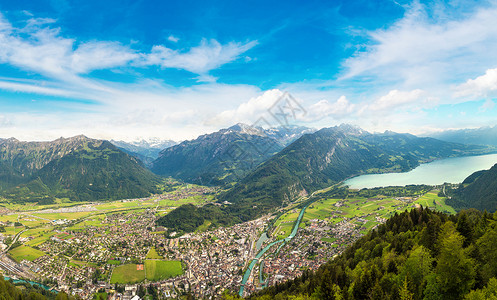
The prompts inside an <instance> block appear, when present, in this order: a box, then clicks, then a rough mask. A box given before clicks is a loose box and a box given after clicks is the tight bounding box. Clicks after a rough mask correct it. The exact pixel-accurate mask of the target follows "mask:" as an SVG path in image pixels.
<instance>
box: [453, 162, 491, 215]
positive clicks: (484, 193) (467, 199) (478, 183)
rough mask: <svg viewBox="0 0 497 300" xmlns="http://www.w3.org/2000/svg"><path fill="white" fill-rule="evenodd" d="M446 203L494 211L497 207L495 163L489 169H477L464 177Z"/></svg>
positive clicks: (461, 207) (457, 207) (462, 207)
mask: <svg viewBox="0 0 497 300" xmlns="http://www.w3.org/2000/svg"><path fill="white" fill-rule="evenodd" d="M448 193H449V195H450V196H451V198H450V199H448V200H447V203H448V204H449V205H451V206H453V207H455V208H456V209H464V208H476V209H479V210H485V209H486V210H488V211H490V212H495V211H496V209H497V164H496V165H494V166H493V167H492V168H490V170H484V171H478V172H475V173H473V174H471V175H470V176H468V178H466V179H465V180H464V182H463V183H462V184H461V185H460V186H459V187H458V188H457V189H455V190H451V191H448Z"/></svg>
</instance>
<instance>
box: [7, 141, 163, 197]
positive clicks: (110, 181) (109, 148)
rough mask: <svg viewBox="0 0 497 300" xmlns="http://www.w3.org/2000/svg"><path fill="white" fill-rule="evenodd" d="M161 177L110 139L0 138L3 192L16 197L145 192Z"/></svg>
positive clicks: (111, 194)
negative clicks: (44, 140) (46, 140)
mask: <svg viewBox="0 0 497 300" xmlns="http://www.w3.org/2000/svg"><path fill="white" fill-rule="evenodd" d="M159 180H160V179H159V178H158V177H157V176H156V175H154V174H153V173H151V172H150V171H148V170H147V169H146V168H145V167H144V166H143V165H142V164H141V163H140V162H139V161H138V160H137V159H136V158H134V157H131V156H130V155H128V154H126V153H124V152H122V151H121V150H119V149H117V148H116V147H115V146H114V145H112V144H111V143H110V142H108V141H104V140H95V139H90V138H87V137H85V136H83V135H79V136H75V137H71V138H59V139H57V140H54V141H51V142H21V141H18V140H17V139H14V138H10V139H4V140H1V141H0V182H1V184H0V195H2V196H3V197H5V198H8V199H11V200H13V201H19V202H45V203H46V202H51V201H53V199H54V197H58V198H69V199H70V200H75V201H93V200H110V199H123V198H135V197H145V196H147V195H149V194H150V193H151V192H153V191H155V189H156V184H157V183H158V182H159Z"/></svg>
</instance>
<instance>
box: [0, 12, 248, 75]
mask: <svg viewBox="0 0 497 300" xmlns="http://www.w3.org/2000/svg"><path fill="white" fill-rule="evenodd" d="M54 22H55V20H53V19H41V18H38V19H37V18H32V19H29V20H28V22H27V25H26V26H25V27H23V28H14V27H13V26H12V24H11V23H9V22H8V21H7V20H6V19H5V18H4V17H3V15H2V14H1V13H0V63H6V64H10V65H13V66H16V67H19V68H22V69H24V70H28V71H35V72H38V73H40V74H42V75H46V76H50V77H51V78H55V79H58V80H64V81H69V80H71V81H74V80H78V78H77V77H78V76H79V75H81V74H87V73H89V72H91V71H93V70H100V69H111V68H117V67H123V66H127V65H130V64H133V65H135V66H150V65H160V66H161V67H164V68H176V69H183V70H187V71H189V72H192V73H195V74H198V75H200V76H201V79H203V80H205V79H206V78H208V80H209V81H213V80H215V78H214V77H212V76H209V75H208V74H207V73H208V72H209V71H211V70H214V69H216V68H219V67H220V66H222V65H224V64H226V63H229V62H232V61H234V60H236V59H237V58H238V57H239V56H240V55H241V54H242V53H244V52H246V51H247V50H249V49H251V48H252V47H254V46H255V45H256V44H257V42H256V41H249V42H246V43H240V42H229V43H227V44H224V45H223V44H221V43H219V42H218V41H216V40H213V39H212V40H206V39H203V40H202V41H201V42H200V45H198V46H196V47H193V48H190V49H184V50H181V51H180V50H173V49H170V48H167V47H165V46H163V45H156V46H154V47H153V48H152V49H151V52H150V53H146V52H143V53H140V52H138V51H136V50H133V49H131V48H130V47H129V46H126V45H122V44H120V43H118V42H114V41H89V42H83V43H77V42H76V41H75V40H73V39H70V38H65V37H63V36H61V34H60V29H59V28H52V27H50V25H52V24H53V23H54ZM26 36H27V37H26ZM174 39H176V38H175V37H173V36H170V38H169V40H174Z"/></svg>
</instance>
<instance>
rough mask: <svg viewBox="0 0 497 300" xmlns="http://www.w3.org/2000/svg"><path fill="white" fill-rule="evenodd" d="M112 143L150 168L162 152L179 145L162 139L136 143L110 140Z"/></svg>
mask: <svg viewBox="0 0 497 300" xmlns="http://www.w3.org/2000/svg"><path fill="white" fill-rule="evenodd" d="M110 142H111V143H112V144H113V145H114V146H116V147H117V148H119V149H121V150H122V151H124V152H126V153H128V154H129V155H131V156H134V157H136V158H138V159H139V160H141V161H142V162H143V163H144V164H145V165H146V166H150V165H151V164H152V162H153V161H154V160H156V159H157V157H159V153H160V152H161V151H162V150H164V149H166V148H169V147H171V146H174V145H176V144H178V143H177V142H175V141H172V140H160V139H153V140H140V141H135V142H124V141H115V140H110Z"/></svg>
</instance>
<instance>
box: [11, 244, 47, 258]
mask: <svg viewBox="0 0 497 300" xmlns="http://www.w3.org/2000/svg"><path fill="white" fill-rule="evenodd" d="M9 254H10V255H11V256H12V257H13V258H14V259H15V260H16V261H18V262H21V261H22V260H24V259H25V260H29V261H33V260H35V259H37V258H38V257H40V256H43V255H46V254H45V252H42V251H40V250H36V249H33V248H31V247H28V246H24V245H21V246H19V247H16V248H14V249H12V250H10V251H9Z"/></svg>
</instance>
